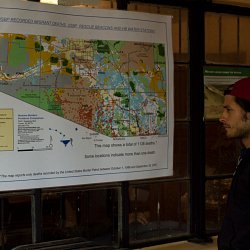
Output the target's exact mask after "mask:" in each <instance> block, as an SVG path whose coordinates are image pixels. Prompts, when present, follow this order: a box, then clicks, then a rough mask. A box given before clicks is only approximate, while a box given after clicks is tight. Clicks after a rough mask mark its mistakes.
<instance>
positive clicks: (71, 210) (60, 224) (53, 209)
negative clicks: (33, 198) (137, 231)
mask: <svg viewBox="0 0 250 250" xmlns="http://www.w3.org/2000/svg"><path fill="white" fill-rule="evenodd" d="M117 195H118V190H117V189H101V190H86V191H74V192H60V193H53V192H52V193H51V192H50V193H44V194H43V231H44V236H43V238H44V240H56V239H63V238H70V237H77V236H81V237H84V238H86V239H88V240H93V241H95V242H96V243H100V244H108V243H109V244H111V243H113V244H114V243H117V242H118V238H117V237H118V236H117V232H118V223H117V216H118V204H117V203H118V199H117Z"/></svg>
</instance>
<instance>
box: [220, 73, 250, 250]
mask: <svg viewBox="0 0 250 250" xmlns="http://www.w3.org/2000/svg"><path fill="white" fill-rule="evenodd" d="M220 122H221V123H222V125H223V127H224V128H225V131H226V135H227V137H228V138H238V139H239V140H240V141H241V143H242V147H243V148H242V151H241V154H240V157H239V161H238V165H237V167H236V170H235V173H234V176H233V180H232V184H231V188H230V191H229V195H228V201H227V209H226V213H225V217H224V221H223V224H222V227H221V231H220V233H219V236H218V249H219V250H250V77H248V78H243V79H241V80H239V81H237V82H236V83H235V84H233V85H231V86H230V87H229V88H228V89H227V90H226V91H225V98H224V111H223V113H222V115H221V118H220Z"/></svg>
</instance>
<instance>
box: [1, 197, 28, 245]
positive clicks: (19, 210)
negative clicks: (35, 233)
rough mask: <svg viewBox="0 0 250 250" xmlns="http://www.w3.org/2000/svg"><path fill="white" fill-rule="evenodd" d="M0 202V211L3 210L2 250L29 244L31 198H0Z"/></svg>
mask: <svg viewBox="0 0 250 250" xmlns="http://www.w3.org/2000/svg"><path fill="white" fill-rule="evenodd" d="M0 202H1V205H0V207H1V210H2V209H3V210H2V213H3V214H1V223H3V224H2V225H1V227H2V230H1V231H2V232H3V235H2V239H1V240H2V241H3V242H2V246H4V249H12V248H13V247H15V246H18V245H22V244H30V243H31V242H32V231H31V197H30V196H28V195H18V196H9V197H5V198H1V201H0ZM2 217H3V218H2ZM2 219H3V220H2ZM3 243H4V244H3Z"/></svg>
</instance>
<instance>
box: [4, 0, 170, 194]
mask: <svg viewBox="0 0 250 250" xmlns="http://www.w3.org/2000/svg"><path fill="white" fill-rule="evenodd" d="M0 22H1V26H0V162H1V170H0V188H1V190H3V191H4V190H17V189H30V188H42V187H54V186H65V185H80V184H87V183H88V184H89V183H100V182H112V181H124V180H134V179H143V178H153V177H162V176H169V175H172V173H173V123H174V115H173V55H172V44H171V39H172V38H171V17H168V16H161V15H153V14H146V13H135V12H126V11H114V10H96V9H80V8H72V7H63V6H54V5H53V6H52V5H45V4H40V3H32V2H22V1H13V0H12V1H1V3H0Z"/></svg>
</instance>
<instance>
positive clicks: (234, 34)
mask: <svg viewBox="0 0 250 250" xmlns="http://www.w3.org/2000/svg"><path fill="white" fill-rule="evenodd" d="M249 23H250V18H249V17H248V18H246V17H239V16H236V15H228V14H217V13H216V14H215V13H206V15H205V57H206V62H207V63H218V64H234V65H235V64H238V65H245V64H250V59H249V58H250V55H249V54H250V52H249V51H250V48H249V46H248V41H249V36H250V34H249V32H248V27H249Z"/></svg>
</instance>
